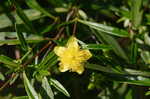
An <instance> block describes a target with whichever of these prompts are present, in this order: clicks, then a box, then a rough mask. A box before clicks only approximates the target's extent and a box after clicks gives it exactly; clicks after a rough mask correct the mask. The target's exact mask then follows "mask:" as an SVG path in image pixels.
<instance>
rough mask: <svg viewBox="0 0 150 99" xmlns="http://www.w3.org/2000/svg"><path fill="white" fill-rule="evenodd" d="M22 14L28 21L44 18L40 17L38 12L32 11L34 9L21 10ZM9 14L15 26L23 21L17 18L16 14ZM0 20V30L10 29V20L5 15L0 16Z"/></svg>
mask: <svg viewBox="0 0 150 99" xmlns="http://www.w3.org/2000/svg"><path fill="white" fill-rule="evenodd" d="M23 12H24V13H25V15H26V16H27V17H28V18H29V20H30V21H33V20H37V19H39V18H42V17H45V16H42V14H41V12H39V11H38V10H34V9H27V10H23ZM11 14H12V15H13V17H14V18H15V20H16V23H17V24H23V21H22V20H21V19H20V18H19V16H18V15H17V14H16V12H11ZM0 20H1V24H0V29H3V28H7V27H11V26H12V25H13V24H12V22H11V20H10V19H9V18H8V17H7V16H6V14H1V15H0Z"/></svg>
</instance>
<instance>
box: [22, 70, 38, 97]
mask: <svg viewBox="0 0 150 99" xmlns="http://www.w3.org/2000/svg"><path fill="white" fill-rule="evenodd" d="M23 81H24V86H25V90H26V92H27V94H28V96H29V98H30V99H39V98H38V94H37V93H36V91H35V89H34V88H33V86H32V85H31V83H30V82H29V80H28V78H27V76H26V74H25V72H23Z"/></svg>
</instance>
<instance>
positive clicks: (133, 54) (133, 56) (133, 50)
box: [130, 42, 138, 64]
mask: <svg viewBox="0 0 150 99" xmlns="http://www.w3.org/2000/svg"><path fill="white" fill-rule="evenodd" d="M137 54H138V45H137V43H136V42H132V44H131V58H130V60H131V63H132V64H135V63H136V60H137Z"/></svg>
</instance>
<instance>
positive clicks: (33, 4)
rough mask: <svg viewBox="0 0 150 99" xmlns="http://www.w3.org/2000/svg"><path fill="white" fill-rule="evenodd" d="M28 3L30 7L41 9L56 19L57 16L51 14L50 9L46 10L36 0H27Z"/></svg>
mask: <svg viewBox="0 0 150 99" xmlns="http://www.w3.org/2000/svg"><path fill="white" fill-rule="evenodd" d="M26 3H27V5H28V6H29V7H31V8H33V9H36V10H39V11H41V12H42V13H43V14H45V15H46V16H49V17H50V18H52V19H54V20H56V17H55V16H53V15H52V14H50V13H49V12H48V11H46V10H45V9H44V8H42V7H41V6H40V5H39V4H38V3H37V1H36V0H26Z"/></svg>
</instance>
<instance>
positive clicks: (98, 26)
mask: <svg viewBox="0 0 150 99" xmlns="http://www.w3.org/2000/svg"><path fill="white" fill-rule="evenodd" d="M78 21H79V22H80V23H83V24H85V25H87V26H89V27H91V28H93V29H96V30H98V31H100V32H104V33H107V34H111V35H114V36H118V37H128V36H129V34H128V32H127V31H125V30H122V29H119V28H115V27H111V26H107V25H104V24H100V23H96V22H90V21H83V20H79V19H78Z"/></svg>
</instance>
